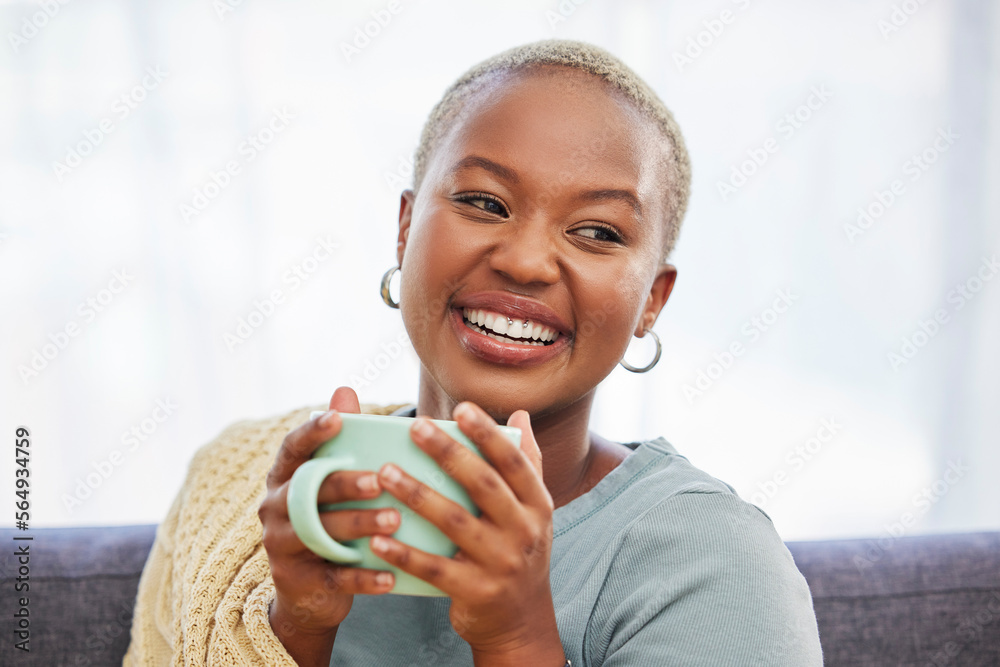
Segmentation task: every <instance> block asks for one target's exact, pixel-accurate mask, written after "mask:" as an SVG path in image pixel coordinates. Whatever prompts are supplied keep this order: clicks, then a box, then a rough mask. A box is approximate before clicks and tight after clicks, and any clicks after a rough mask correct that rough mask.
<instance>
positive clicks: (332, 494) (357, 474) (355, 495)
mask: <svg viewBox="0 0 1000 667" xmlns="http://www.w3.org/2000/svg"><path fill="white" fill-rule="evenodd" d="M380 493H382V486H381V485H380V484H379V481H378V475H376V474H375V473H374V472H372V471H371V470H338V471H336V472H333V473H330V474H329V475H327V476H326V479H324V480H323V483H322V484H321V485H320V487H319V495H318V496H317V502H318V504H320V505H329V504H332V503H339V502H343V501H345V500H367V499H369V498H377V497H378V496H379V494H380Z"/></svg>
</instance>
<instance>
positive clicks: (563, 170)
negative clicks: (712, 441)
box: [398, 68, 676, 417]
mask: <svg viewBox="0 0 1000 667" xmlns="http://www.w3.org/2000/svg"><path fill="white" fill-rule="evenodd" d="M662 146H663V144H662V140H661V139H660V138H659V134H658V133H657V132H656V130H655V128H654V127H653V126H652V124H651V123H650V122H649V121H647V120H646V119H645V118H643V117H642V116H640V115H639V114H638V112H636V111H634V110H633V109H632V107H631V106H629V104H628V103H627V102H625V101H624V99H623V98H619V97H618V95H617V93H614V94H613V93H609V92H608V89H607V88H605V84H603V82H601V81H600V80H599V79H596V78H595V77H592V76H591V75H588V74H586V73H584V72H579V71H577V70H571V69H567V68H545V69H544V70H542V71H535V72H534V73H531V74H521V75H515V76H513V77H511V76H505V77H503V78H502V79H501V80H499V81H496V82H494V83H493V84H491V86H490V87H489V88H488V89H486V90H484V91H481V92H479V93H478V94H477V95H476V96H475V97H474V99H473V100H472V101H471V102H469V103H468V104H467V105H466V107H465V110H464V112H463V113H462V114H461V116H460V121H459V122H458V123H457V124H456V125H454V126H453V127H452V128H451V129H450V131H449V133H448V134H447V135H446V136H445V137H443V138H442V140H441V142H440V144H439V146H438V148H437V149H436V150H435V152H434V153H433V155H432V156H431V158H430V162H429V163H428V166H427V171H426V174H425V177H424V179H423V182H422V183H421V185H420V189H419V192H418V193H417V195H416V196H414V195H413V193H412V192H410V191H406V192H404V193H403V198H402V202H401V207H400V232H399V249H398V260H399V264H400V267H401V282H400V285H401V287H400V290H401V291H400V298H399V301H400V308H401V312H402V316H403V321H404V323H405V325H406V329H407V332H408V333H409V336H410V339H411V341H412V343H413V347H414V349H415V350H416V352H417V354H418V356H419V357H420V360H421V363H422V365H423V369H422V372H423V374H424V377H422V385H423V387H425V388H426V387H428V386H429V387H430V388H432V389H433V390H435V391H436V390H437V389H438V388H440V390H441V391H443V392H444V393H445V394H446V395H447V397H450V398H451V399H452V400H453V401H455V402H458V401H462V400H470V401H473V402H475V403H477V404H478V405H480V406H482V407H483V408H484V409H485V410H486V411H487V412H488V413H490V414H491V415H494V416H495V417H496V416H504V415H509V414H510V413H511V412H513V411H514V410H517V409H522V408H523V409H525V410H527V411H528V412H529V413H531V414H532V415H533V416H542V415H545V414H547V413H550V412H552V411H555V410H559V409H562V408H564V407H566V406H569V405H571V404H573V403H575V402H576V401H578V400H580V399H581V398H582V397H584V396H586V395H587V394H589V393H590V392H591V391H592V390H593V389H594V388H595V387H596V386H597V384H598V383H599V382H600V381H601V380H602V379H604V378H605V377H606V376H607V375H608V373H610V372H611V371H612V370H613V369H614V367H615V365H616V364H617V363H618V362H619V360H620V359H621V358H622V355H623V354H624V352H625V349H626V347H627V346H628V343H629V341H630V339H631V338H632V336H633V335H639V334H641V333H642V331H643V329H644V328H645V327H650V326H652V324H653V322H654V321H655V319H656V315H657V314H658V313H659V311H660V308H662V306H663V303H664V302H665V301H666V298H667V296H669V292H670V289H671V287H672V286H673V280H674V277H675V275H676V272H675V271H674V269H673V267H670V266H665V265H661V264H660V263H659V259H660V253H661V248H662V238H663V237H662V234H663V229H662V225H663V222H662V221H663V219H664V213H665V211H664V209H663V206H664V196H663V192H662V189H661V188H662V184H663V182H664V180H663V179H664V178H666V174H664V173H663V170H662V168H661V167H660V165H661V157H662V155H663V153H662V151H663V148H662ZM467 309H471V310H472V311H485V313H483V315H484V316H490V315H491V314H493V316H491V317H489V319H488V320H487V321H486V322H485V324H486V325H489V324H493V325H494V327H496V324H495V322H496V321H497V320H498V319H499V320H500V321H501V322H502V323H503V324H507V323H508V318H509V319H510V320H511V321H512V323H513V326H512V327H510V330H509V331H508V332H507V333H508V334H510V333H511V331H513V330H515V329H516V332H517V334H519V335H520V338H518V339H517V340H520V341H524V340H531V335H532V334H537V333H538V332H539V329H540V328H541V326H542V325H544V326H546V327H547V328H548V329H549V330H550V331H558V335H557V336H556V337H555V339H554V340H553V341H550V342H547V343H546V344H544V345H526V344H524V343H523V342H520V343H519V342H515V341H510V342H504V341H501V340H497V339H496V338H493V337H490V336H488V335H486V334H485V333H483V331H484V329H485V327H484V326H482V325H479V326H472V327H470V326H469V324H470V323H469V321H468V320H466V319H465V318H464V317H463V316H464V315H466V314H469V312H470V311H469V310H467ZM472 316H473V318H475V317H476V313H472ZM497 316H499V317H497ZM525 321H527V323H528V326H527V327H525V326H524V322H525ZM491 333H494V332H491ZM541 337H542V338H545V337H547V336H546V334H545V332H544V330H543V332H542V333H541ZM643 347H644V348H646V346H643ZM646 349H648V348H646ZM427 376H429V377H427ZM428 382H429V384H428ZM442 398H443V397H442Z"/></svg>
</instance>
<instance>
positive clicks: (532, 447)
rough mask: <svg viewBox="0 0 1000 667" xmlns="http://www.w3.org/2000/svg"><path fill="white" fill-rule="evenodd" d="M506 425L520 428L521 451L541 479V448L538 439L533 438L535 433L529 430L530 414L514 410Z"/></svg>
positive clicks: (525, 411)
mask: <svg viewBox="0 0 1000 667" xmlns="http://www.w3.org/2000/svg"><path fill="white" fill-rule="evenodd" d="M507 426H513V427H515V428H519V429H521V451H522V452H524V453H525V455H526V456H527V457H528V460H529V461H531V466H532V467H533V468H534V469H535V472H537V473H538V477H539V479H542V450H541V449H540V448H539V447H538V441H537V440H535V434H534V432H533V431H532V430H531V416H530V415H529V414H528V411H527V410H515V411H514V412H513V413H511V415H510V417H508V418H507Z"/></svg>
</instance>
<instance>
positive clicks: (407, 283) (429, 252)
mask: <svg viewBox="0 0 1000 667" xmlns="http://www.w3.org/2000/svg"><path fill="white" fill-rule="evenodd" d="M411 229H412V231H411V232H410V235H409V237H408V239H407V245H406V254H405V256H404V257H403V268H402V271H401V279H400V310H401V311H402V315H403V321H404V322H405V323H406V328H407V330H408V331H409V332H410V335H411V337H413V336H414V334H419V332H420V331H422V330H423V329H424V328H426V326H427V325H428V324H429V323H431V322H437V321H440V319H441V318H442V317H443V316H444V315H447V313H446V312H445V311H446V309H447V307H448V303H449V301H450V299H451V297H452V295H453V294H454V293H455V292H456V291H457V289H458V286H459V283H458V282H457V277H458V276H461V275H462V266H463V265H464V255H463V254H462V245H461V243H460V242H458V239H455V238H452V236H453V234H449V233H448V228H447V226H446V225H442V224H435V220H434V219H433V218H425V219H424V220H421V221H420V223H419V224H415V225H414V226H413V228H411Z"/></svg>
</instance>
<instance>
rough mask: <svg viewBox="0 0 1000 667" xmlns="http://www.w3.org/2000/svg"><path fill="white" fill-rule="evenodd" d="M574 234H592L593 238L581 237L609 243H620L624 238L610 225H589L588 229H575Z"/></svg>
mask: <svg viewBox="0 0 1000 667" xmlns="http://www.w3.org/2000/svg"><path fill="white" fill-rule="evenodd" d="M573 231H574V232H580V231H582V232H593V233H594V235H593V236H589V235H586V234H584V235H583V236H584V237H585V238H588V239H593V240H594V241H606V242H611V243H622V241H624V238H623V237H622V235H621V234H619V233H618V231H617V230H616V229H615V228H614V227H612V226H610V225H591V226H590V227H577V228H576V229H574V230H573Z"/></svg>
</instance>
